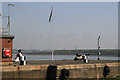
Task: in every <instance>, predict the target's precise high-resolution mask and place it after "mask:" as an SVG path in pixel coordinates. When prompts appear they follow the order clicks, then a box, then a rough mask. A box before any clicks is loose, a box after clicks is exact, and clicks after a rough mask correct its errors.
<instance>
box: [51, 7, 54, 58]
mask: <svg viewBox="0 0 120 80" xmlns="http://www.w3.org/2000/svg"><path fill="white" fill-rule="evenodd" d="M51 9H52V23H51V37H52V39H51V48H52V60H54V57H53V54H54V49H53V46H54V43H53V38H54V27H53V7H51Z"/></svg>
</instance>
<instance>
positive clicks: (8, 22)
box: [8, 3, 10, 35]
mask: <svg viewBox="0 0 120 80" xmlns="http://www.w3.org/2000/svg"><path fill="white" fill-rule="evenodd" d="M8 32H9V35H10V16H9V3H8Z"/></svg>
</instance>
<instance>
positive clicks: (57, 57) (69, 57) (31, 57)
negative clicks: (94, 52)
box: [13, 54, 118, 60]
mask: <svg viewBox="0 0 120 80" xmlns="http://www.w3.org/2000/svg"><path fill="white" fill-rule="evenodd" d="M15 56H16V55H15V54H13V60H14V58H15ZM24 56H26V60H51V55H24ZM74 57H75V55H54V60H65V59H66V60H73V59H74ZM97 58H98V56H88V59H89V60H97ZM100 59H101V60H118V57H116V56H100Z"/></svg>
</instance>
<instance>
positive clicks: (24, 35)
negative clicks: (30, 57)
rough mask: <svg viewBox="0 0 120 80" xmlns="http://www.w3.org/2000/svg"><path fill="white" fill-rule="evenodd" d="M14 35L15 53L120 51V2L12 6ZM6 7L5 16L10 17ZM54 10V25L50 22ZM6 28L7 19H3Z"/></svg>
mask: <svg viewBox="0 0 120 80" xmlns="http://www.w3.org/2000/svg"><path fill="white" fill-rule="evenodd" d="M10 3H11V4H15V6H11V7H10V18H11V34H12V35H14V36H15V39H14V46H13V47H14V49H39V50H50V49H51V33H52V32H51V28H52V26H53V31H54V32H53V45H54V47H53V48H54V49H75V48H77V49H97V40H98V36H99V35H100V36H101V38H100V47H101V48H102V49H111V48H112V49H115V48H118V3H117V2H10ZM7 4H8V3H7V2H3V3H2V13H3V16H7V15H8V7H7ZM51 6H53V22H50V23H49V22H48V18H49V15H50V11H51ZM2 21H3V22H2V23H3V26H6V24H7V19H6V18H3V19H2Z"/></svg>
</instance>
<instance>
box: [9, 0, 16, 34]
mask: <svg viewBox="0 0 120 80" xmlns="http://www.w3.org/2000/svg"><path fill="white" fill-rule="evenodd" d="M9 6H15V5H14V4H9V2H8V31H9V35H10V14H9V13H10V10H9Z"/></svg>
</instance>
